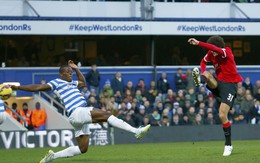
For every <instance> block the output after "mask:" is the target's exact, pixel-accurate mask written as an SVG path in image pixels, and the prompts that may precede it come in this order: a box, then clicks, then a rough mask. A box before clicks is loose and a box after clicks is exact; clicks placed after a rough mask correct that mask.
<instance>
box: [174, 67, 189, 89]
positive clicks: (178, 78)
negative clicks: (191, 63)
mask: <svg viewBox="0 0 260 163" xmlns="http://www.w3.org/2000/svg"><path fill="white" fill-rule="evenodd" d="M186 87H187V78H186V75H185V74H183V73H182V68H178V72H177V74H176V75H175V88H176V90H177V91H179V90H185V89H186Z"/></svg>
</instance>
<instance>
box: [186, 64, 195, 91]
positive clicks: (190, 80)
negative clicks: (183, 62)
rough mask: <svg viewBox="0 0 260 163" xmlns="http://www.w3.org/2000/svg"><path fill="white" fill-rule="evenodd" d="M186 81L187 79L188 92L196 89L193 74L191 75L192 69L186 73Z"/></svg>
mask: <svg viewBox="0 0 260 163" xmlns="http://www.w3.org/2000/svg"><path fill="white" fill-rule="evenodd" d="M186 79H187V87H186V89H187V90H189V89H191V88H193V89H196V87H195V83H194V81H193V77H192V74H191V69H189V68H188V69H187V71H186Z"/></svg>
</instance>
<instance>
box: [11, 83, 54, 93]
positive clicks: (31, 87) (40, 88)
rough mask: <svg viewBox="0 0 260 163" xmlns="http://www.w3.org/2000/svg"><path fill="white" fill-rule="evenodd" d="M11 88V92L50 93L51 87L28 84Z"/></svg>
mask: <svg viewBox="0 0 260 163" xmlns="http://www.w3.org/2000/svg"><path fill="white" fill-rule="evenodd" d="M11 88H12V89H13V90H22V91H28V92H37V91H50V90H51V86H50V85H48V84H29V85H21V86H15V85H11Z"/></svg>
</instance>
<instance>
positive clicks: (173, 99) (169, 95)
mask: <svg viewBox="0 0 260 163" xmlns="http://www.w3.org/2000/svg"><path fill="white" fill-rule="evenodd" d="M165 98H168V99H170V102H171V103H174V101H175V95H174V92H173V91H172V89H168V91H167V94H166V97H165Z"/></svg>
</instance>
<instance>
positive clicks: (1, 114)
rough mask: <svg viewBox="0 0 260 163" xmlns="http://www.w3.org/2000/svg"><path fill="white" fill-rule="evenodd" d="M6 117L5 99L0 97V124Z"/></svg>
mask: <svg viewBox="0 0 260 163" xmlns="http://www.w3.org/2000/svg"><path fill="white" fill-rule="evenodd" d="M5 119H6V113H5V104H4V101H3V100H2V99H1V98H0V125H1V124H2V123H4V121H5Z"/></svg>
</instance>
